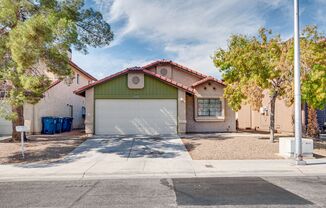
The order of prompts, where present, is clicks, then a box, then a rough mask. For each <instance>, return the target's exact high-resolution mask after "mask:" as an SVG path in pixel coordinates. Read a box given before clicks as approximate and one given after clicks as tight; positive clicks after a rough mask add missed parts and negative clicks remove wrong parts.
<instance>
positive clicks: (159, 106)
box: [95, 99, 177, 135]
mask: <svg viewBox="0 0 326 208" xmlns="http://www.w3.org/2000/svg"><path fill="white" fill-rule="evenodd" d="M176 133H177V100H176V99H96V100H95V134H97V135H109V134H125V135H126V134H142V135H156V134H176Z"/></svg>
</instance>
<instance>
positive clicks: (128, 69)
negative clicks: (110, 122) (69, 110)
mask: <svg viewBox="0 0 326 208" xmlns="http://www.w3.org/2000/svg"><path fill="white" fill-rule="evenodd" d="M135 70H137V71H140V72H143V73H144V74H148V75H150V76H153V77H156V78H159V79H160V80H162V81H164V82H166V83H167V84H170V85H173V86H175V87H179V88H182V89H184V90H185V91H187V92H189V93H194V89H193V88H191V87H187V86H185V85H183V84H181V83H177V82H176V81H174V80H171V79H168V78H166V77H163V76H161V75H159V74H156V73H154V72H151V71H149V70H146V69H144V68H142V67H132V68H127V69H125V70H123V71H120V72H118V73H115V74H112V75H110V76H108V77H105V78H103V79H100V80H98V81H96V82H93V83H91V84H89V85H86V86H84V87H81V88H79V89H77V90H75V91H74V93H75V94H77V95H82V94H83V92H85V91H86V90H88V89H90V88H92V87H94V86H95V85H98V84H101V83H104V82H106V81H109V80H111V79H113V78H115V77H117V76H120V75H123V74H126V73H128V72H132V71H135Z"/></svg>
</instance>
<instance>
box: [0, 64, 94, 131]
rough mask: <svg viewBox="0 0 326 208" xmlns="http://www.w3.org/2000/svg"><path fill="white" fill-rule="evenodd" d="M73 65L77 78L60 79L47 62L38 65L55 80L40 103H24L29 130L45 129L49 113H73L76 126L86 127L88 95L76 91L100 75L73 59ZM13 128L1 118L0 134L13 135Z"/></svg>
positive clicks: (79, 127) (66, 114)
mask: <svg viewBox="0 0 326 208" xmlns="http://www.w3.org/2000/svg"><path fill="white" fill-rule="evenodd" d="M69 65H70V66H71V69H72V70H73V73H74V78H73V79H72V80H68V81H67V80H62V81H61V80H58V79H57V78H56V76H55V75H53V74H51V73H49V72H47V70H46V69H45V68H44V67H46V66H45V65H44V64H40V65H39V66H38V67H40V71H42V72H43V73H45V74H46V75H47V76H48V77H49V79H50V80H52V84H51V86H50V87H49V88H48V90H47V91H46V92H45V94H44V97H43V98H42V99H41V100H40V101H39V102H38V103H37V104H34V105H32V104H28V103H26V104H24V119H25V126H28V127H29V128H30V132H29V133H31V134H37V133H40V132H41V130H42V117H45V116H58V117H72V118H73V124H72V128H73V129H82V128H84V116H83V114H85V98H83V97H80V96H77V95H76V94H74V91H75V90H76V89H78V88H80V87H81V86H84V85H87V84H90V83H92V82H94V81H96V80H97V79H96V78H95V77H93V76H92V75H90V74H89V73H87V72H86V71H84V70H83V69H81V68H80V67H79V66H77V65H76V64H75V63H74V62H73V61H71V60H70V61H69ZM11 132H12V124H11V121H8V120H4V119H3V118H0V135H10V134H11Z"/></svg>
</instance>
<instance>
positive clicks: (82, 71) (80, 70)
mask: <svg viewBox="0 0 326 208" xmlns="http://www.w3.org/2000/svg"><path fill="white" fill-rule="evenodd" d="M69 65H70V66H71V67H73V68H74V69H75V70H77V71H78V72H80V73H81V74H83V75H84V76H86V77H87V78H89V79H90V80H92V81H97V79H96V78H95V77H93V76H92V75H90V74H89V73H87V72H86V71H84V70H83V69H82V68H80V67H79V66H77V64H75V63H74V62H72V61H71V60H69Z"/></svg>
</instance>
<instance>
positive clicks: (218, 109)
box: [197, 98, 223, 117]
mask: <svg viewBox="0 0 326 208" xmlns="http://www.w3.org/2000/svg"><path fill="white" fill-rule="evenodd" d="M222 110H223V109H222V101H221V99H220V98H198V99H197V116H199V117H201V116H203V117H219V116H222Z"/></svg>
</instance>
